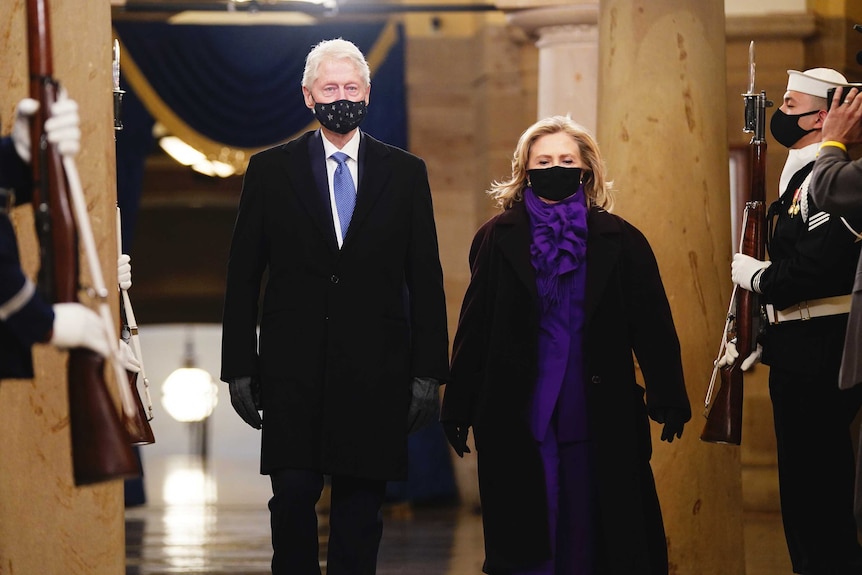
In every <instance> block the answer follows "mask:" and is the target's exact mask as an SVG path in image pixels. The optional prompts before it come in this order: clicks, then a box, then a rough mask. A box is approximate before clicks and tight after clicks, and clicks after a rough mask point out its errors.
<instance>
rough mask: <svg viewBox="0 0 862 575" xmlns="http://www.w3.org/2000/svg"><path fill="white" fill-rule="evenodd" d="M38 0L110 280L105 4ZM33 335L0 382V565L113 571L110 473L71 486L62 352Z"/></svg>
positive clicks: (115, 486) (115, 514)
mask: <svg viewBox="0 0 862 575" xmlns="http://www.w3.org/2000/svg"><path fill="white" fill-rule="evenodd" d="M47 4H48V8H49V14H50V18H51V25H52V42H53V48H54V49H53V52H54V62H53V63H54V76H55V77H56V78H57V79H58V80H59V81H60V82H61V83H62V84H63V85H64V86H65V87H66V88H67V89H68V91H69V94H70V96H71V97H72V98H74V99H75V100H77V101H78V103H79V105H80V115H81V130H82V148H83V149H82V150H81V153H80V154H78V156H77V165H78V170H79V172H80V176H81V180H82V183H83V187H84V192H85V195H86V197H87V202H88V206H89V213H90V218H91V223H92V226H93V229H94V234H95V236H96V243H97V247H98V250H99V255H100V260H101V267H102V270H103V274H104V277H105V281H106V283H108V285H116V281H117V272H116V269H117V267H116V261H117V240H116V231H115V219H116V174H115V158H114V134H113V118H112V114H113V113H112V96H111V42H112V36H111V14H110V5H109V3H108V2H61V1H60V0H51V1H49V2H47ZM25 7H26V2H12V1H11V0H0V13H2V14H3V16H4V17H3V18H2V19H0V54H3V57H2V58H0V84H2V87H3V90H2V92H0V116H2V119H3V126H2V128H3V133H4V134H6V133H8V132H9V130H10V128H11V120H12V117H13V110H14V107H15V103H16V102H17V101H18V100H19V99H21V98H22V97H24V96H26V95H27V93H28V91H29V76H28V71H27V39H26V30H27V26H26V20H25V9H26V8H25ZM13 222H14V224H15V227H16V231H17V235H18V239H19V242H20V250H21V256H22V259H23V265H24V268H25V270H26V271H27V273H28V274H29V275H30V276H31V277H33V276H34V274H35V272H36V270H37V269H38V265H39V264H38V256H37V244H36V240H35V234H34V231H33V230H34V227H33V220H32V211H31V210H30V208H29V207H28V206H24V207H19V208H16V209H15V210H14V214H13ZM83 269H84V270H85V271H86V266H84V268H83ZM109 291H110V290H109ZM115 293H116V290H113V294H115ZM113 297H114V300H113V302H112V309H115V310H116V309H117V300H116V295H114V296H113ZM37 347H38V349H36V350H35V351H34V361H35V364H36V365H35V369H36V378H35V379H33V380H4V381H2V382H0V413H2V416H0V573H4V574H5V573H10V574H13V573H14V574H31V573H33V574H37V573H38V574H39V575H54V574H57V575H61V574H62V575H69V574H76V575H77V574H80V575H94V574H95V575H99V574H113V575H118V574H120V573H124V572H125V538H124V520H123V485H122V482H121V481H113V482H110V483H106V484H100V485H97V486H89V487H75V486H74V484H73V481H72V463H71V453H70V438H69V412H68V407H67V394H66V376H65V371H66V354H64V353H60V352H57V351H55V350H53V349H50V348H48V347H47V346H37ZM108 378H109V385H110V387H111V389H112V390H114V380H113V378H111V377H110V374H108Z"/></svg>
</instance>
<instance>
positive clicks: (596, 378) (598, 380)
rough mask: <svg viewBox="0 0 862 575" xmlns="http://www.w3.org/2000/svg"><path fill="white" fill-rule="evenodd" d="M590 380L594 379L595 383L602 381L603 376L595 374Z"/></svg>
mask: <svg viewBox="0 0 862 575" xmlns="http://www.w3.org/2000/svg"><path fill="white" fill-rule="evenodd" d="M590 381H592V382H593V383H601V382H602V378H601V377H599V376H598V375H594V376H593V377H592V378H590Z"/></svg>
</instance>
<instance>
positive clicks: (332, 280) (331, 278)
mask: <svg viewBox="0 0 862 575" xmlns="http://www.w3.org/2000/svg"><path fill="white" fill-rule="evenodd" d="M329 281H331V282H332V283H334V284H337V283H338V276H337V275H333V276H332V277H330V278H329Z"/></svg>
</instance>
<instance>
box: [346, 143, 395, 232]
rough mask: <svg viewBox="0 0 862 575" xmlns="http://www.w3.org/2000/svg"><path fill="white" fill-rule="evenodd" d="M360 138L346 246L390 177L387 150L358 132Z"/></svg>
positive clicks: (390, 167) (390, 170) (390, 169)
mask: <svg viewBox="0 0 862 575" xmlns="http://www.w3.org/2000/svg"><path fill="white" fill-rule="evenodd" d="M359 134H360V137H361V138H362V139H361V140H360V142H359V158H358V161H357V163H358V164H359V173H358V174H357V180H358V181H359V189H358V190H356V207H355V208H354V209H353V218H351V220H350V228H349V229H348V230H347V237H346V238H344V243H345V244H346V243H347V242H348V241H349V240H350V239H351V238H352V237H353V236H354V235H355V234H356V233H357V230H358V229H359V228H361V227H362V222H363V220H365V218H367V217H368V214H369V213H370V212H371V209H372V208H373V207H374V204H376V203H377V200H378V199H379V198H380V195H381V194H382V193H383V190H384V189H385V187H386V183H387V182H388V181H389V178H390V176H391V175H392V165H391V163H390V161H389V150H388V149H387V148H386V146H385V145H383V144H382V143H381V142H379V141H378V140H375V139H374V138H372V137H371V136H369V135H367V134H365V132H360V133H359Z"/></svg>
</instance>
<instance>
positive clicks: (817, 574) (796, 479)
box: [769, 367, 862, 575]
mask: <svg viewBox="0 0 862 575" xmlns="http://www.w3.org/2000/svg"><path fill="white" fill-rule="evenodd" d="M769 394H770V397H771V398H772V410H773V416H774V420H775V438H776V443H777V448H778V482H779V494H780V498H781V518H782V521H783V523H784V535H785V539H786V540H787V549H788V551H789V552H790V560H791V563H792V564H793V572H794V573H803V574H805V575H845V574H847V575H849V574H851V573H856V574H859V573H862V549H860V547H859V544H858V542H857V536H856V522H855V520H854V516H853V490H854V476H855V471H856V470H855V464H854V455H853V447H852V440H851V436H850V424H851V423H852V421H853V418H854V417H855V415H856V412H857V411H858V410H859V406H860V405H862V386H857V387H856V388H853V389H850V390H845V391H842V390H839V389H838V370H837V367H836V369H835V370H834V373H833V372H832V370H829V373H821V374H818V375H816V376H812V375H806V374H804V373H800V372H798V371H792V370H785V369H779V368H771V369H770V372H769Z"/></svg>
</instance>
